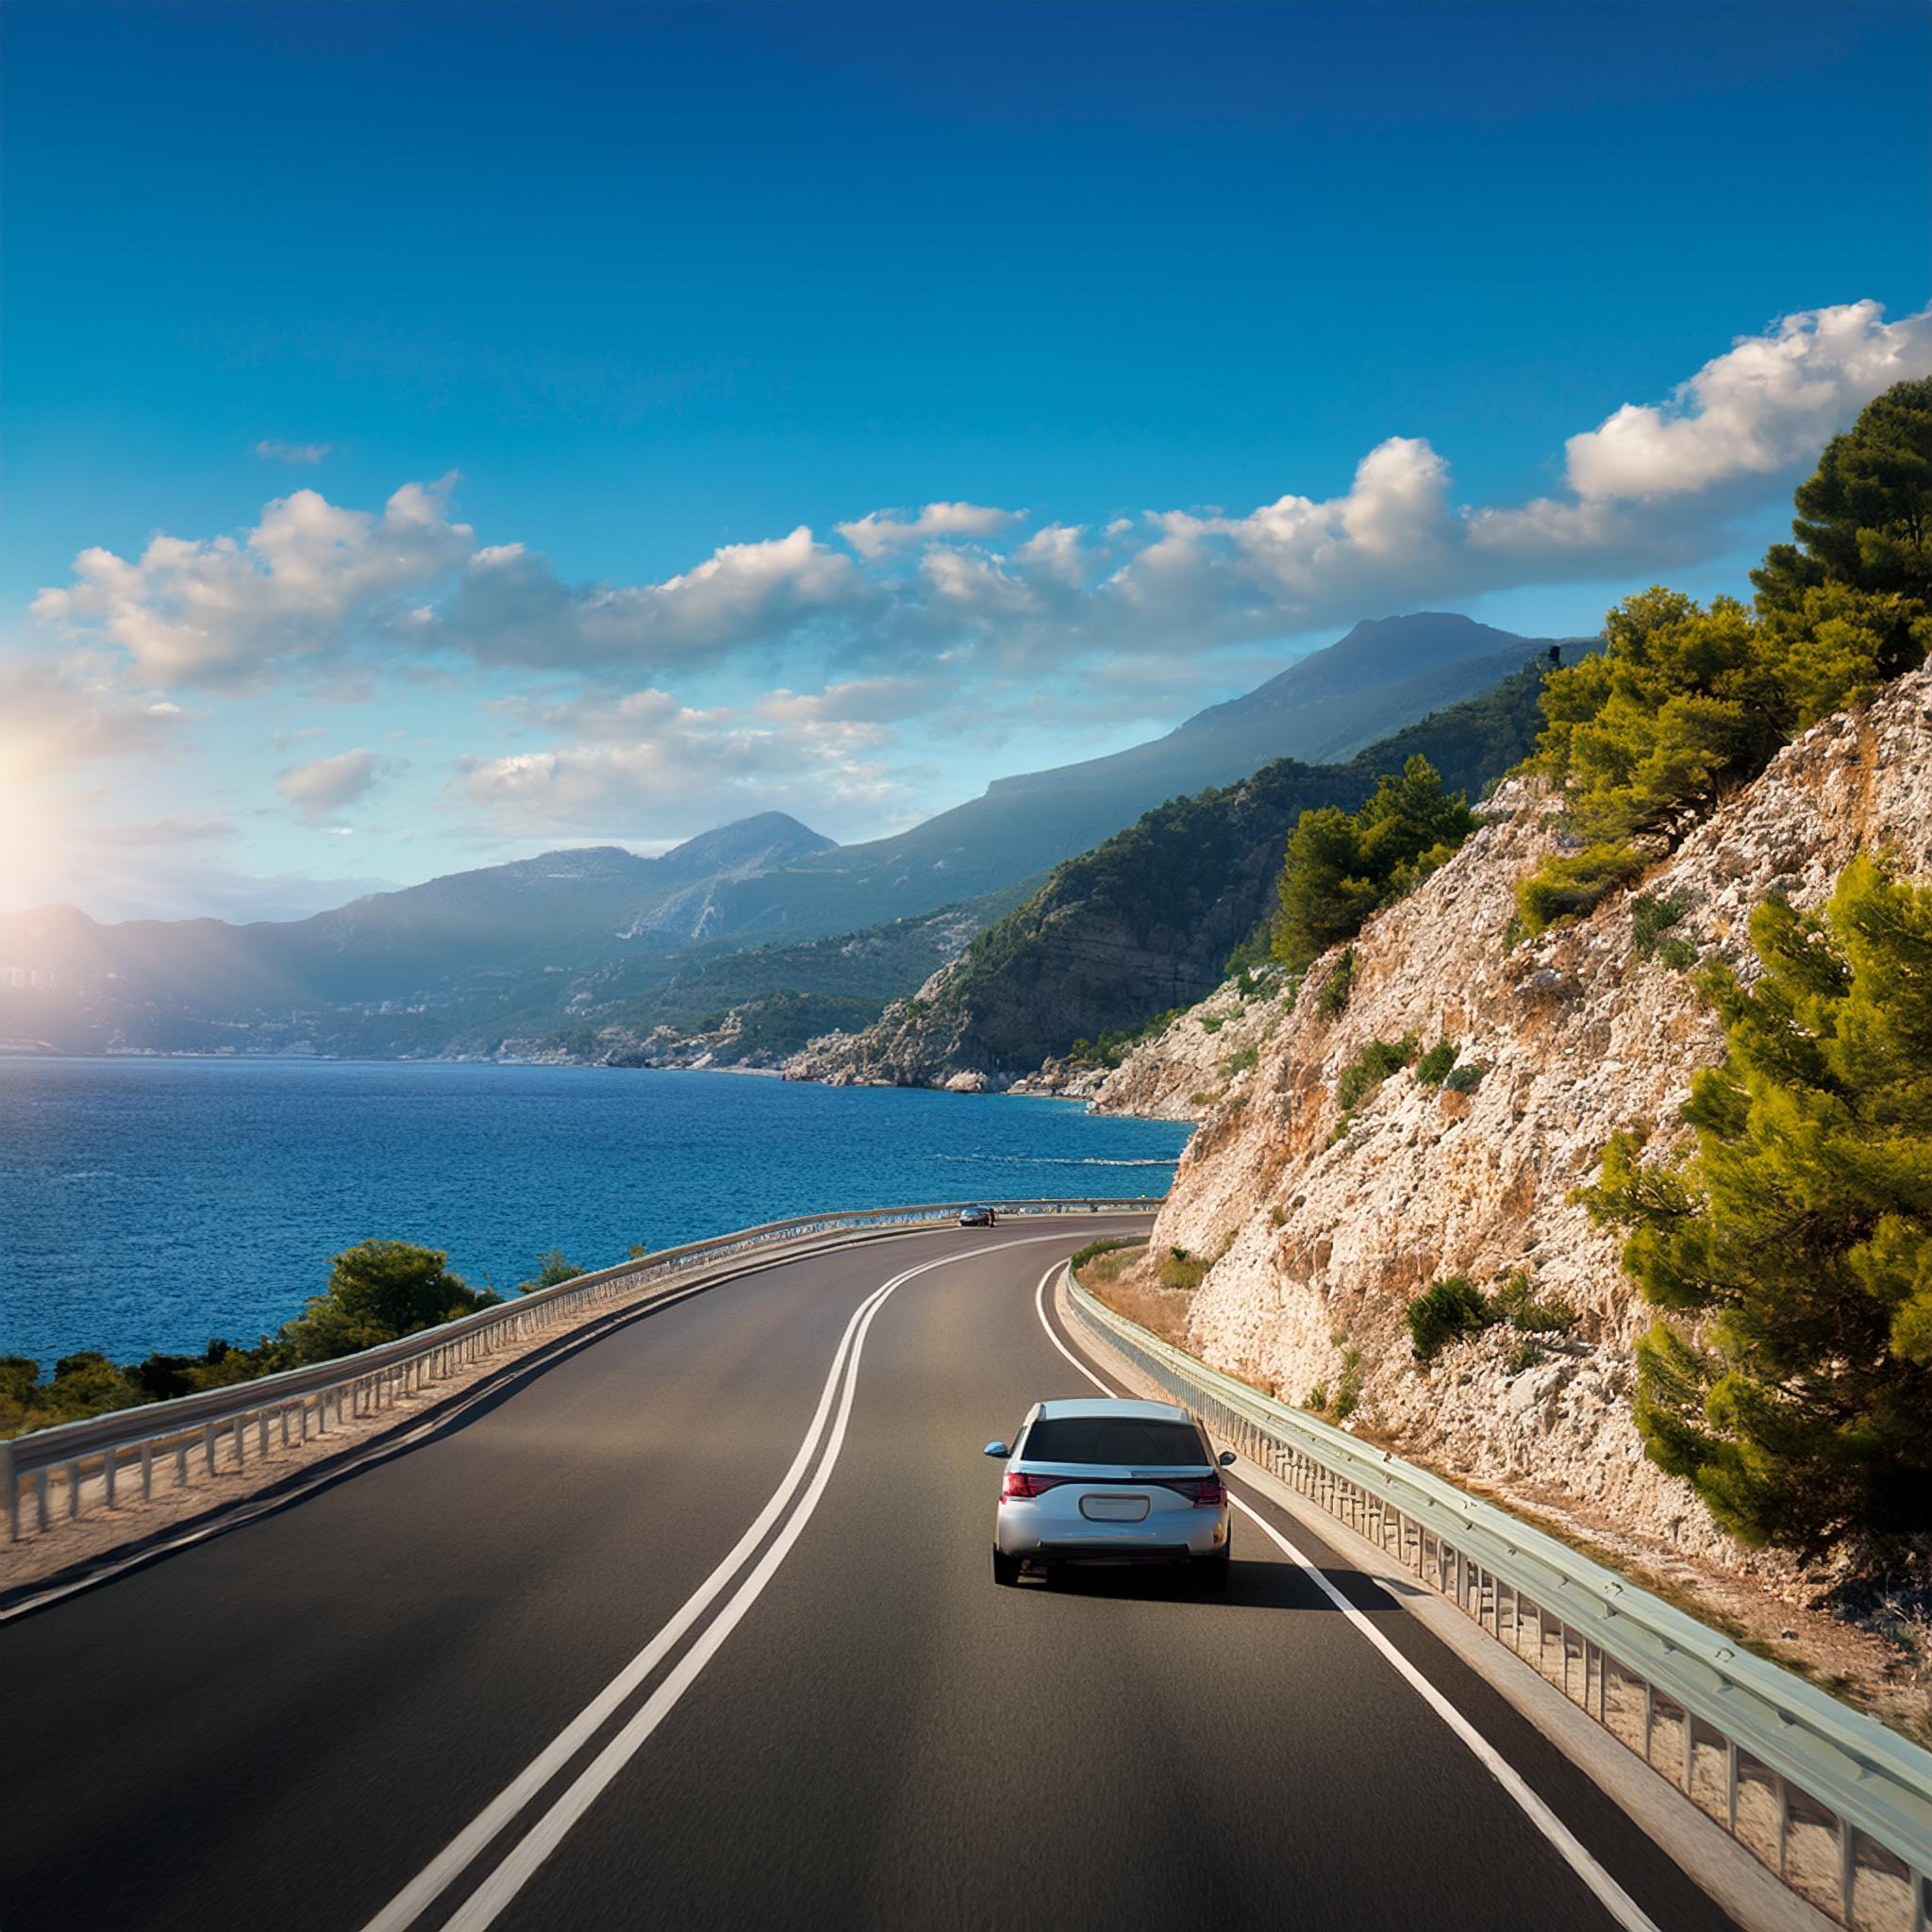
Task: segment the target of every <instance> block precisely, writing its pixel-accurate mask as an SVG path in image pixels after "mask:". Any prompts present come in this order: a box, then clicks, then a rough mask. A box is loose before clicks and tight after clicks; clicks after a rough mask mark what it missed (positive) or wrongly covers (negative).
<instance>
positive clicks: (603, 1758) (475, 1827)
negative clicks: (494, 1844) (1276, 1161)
mask: <svg viewBox="0 0 1932 1932" xmlns="http://www.w3.org/2000/svg"><path fill="white" fill-rule="evenodd" d="M1064 1239H1065V1236H1064V1235H1031V1236H1028V1237H1025V1238H1024V1240H1021V1241H1001V1242H999V1243H998V1244H997V1245H999V1246H1001V1247H1024V1246H1028V1245H1031V1244H1032V1243H1033V1242H1036V1241H1063V1240H1064ZM984 1252H985V1250H984V1249H974V1250H973V1251H971V1253H972V1254H983V1253H984ZM969 1258H971V1255H946V1256H942V1257H940V1258H939V1259H938V1260H934V1261H923V1262H921V1263H920V1265H919V1266H918V1267H916V1268H908V1269H907V1270H905V1272H904V1273H903V1274H895V1275H893V1276H892V1278H891V1280H890V1281H888V1282H887V1283H885V1285H884V1286H883V1287H881V1288H877V1289H874V1291H873V1292H872V1293H871V1294H869V1295H868V1296H867V1297H866V1298H865V1300H864V1301H862V1302H861V1303H859V1305H858V1307H857V1308H856V1309H854V1311H853V1314H852V1319H851V1320H850V1321H849V1322H847V1323H846V1324H845V1332H844V1334H843V1335H842V1336H841V1337H840V1340H839V1349H838V1353H837V1354H836V1355H835V1356H834V1357H832V1366H831V1370H830V1372H829V1373H828V1374H826V1376H825V1384H824V1390H823V1391H821V1393H820V1395H819V1405H818V1407H817V1409H816V1410H815V1411H814V1412H813V1415H812V1419H811V1424H810V1426H809V1427H808V1429H807V1430H806V1432H805V1440H804V1441H802V1442H800V1443H799V1445H798V1454H797V1455H796V1456H795V1457H793V1458H792V1462H791V1468H790V1469H789V1470H787V1471H786V1473H785V1477H784V1480H783V1481H782V1482H780V1483H779V1485H778V1487H777V1488H776V1489H775V1490H774V1491H772V1496H771V1500H770V1501H769V1502H768V1503H767V1504H766V1505H765V1507H763V1508H762V1509H761V1510H759V1511H758V1517H757V1519H756V1520H755V1521H754V1522H753V1524H752V1525H751V1527H750V1528H749V1529H747V1530H746V1531H745V1533H744V1534H743V1535H742V1536H741V1537H740V1538H739V1540H738V1542H737V1544H736V1545H735V1546H734V1547H733V1549H732V1551H731V1554H730V1555H729V1556H728V1557H725V1558H724V1561H723V1562H722V1563H720V1564H719V1565H718V1567H717V1568H716V1569H715V1570H713V1571H712V1572H711V1574H709V1575H708V1577H706V1578H705V1580H704V1582H703V1583H701V1584H700V1585H699V1586H698V1588H697V1589H696V1590H695V1591H692V1593H691V1596H690V1598H689V1599H687V1601H686V1602H685V1604H684V1607H682V1608H681V1609H680V1610H679V1611H678V1612H677V1614H676V1615H675V1617H673V1618H672V1620H671V1621H670V1622H669V1623H668V1624H665V1626H664V1627H663V1628H662V1629H661V1630H660V1631H658V1634H657V1636H655V1637H654V1638H652V1640H651V1641H650V1642H649V1643H647V1644H646V1645H645V1646H644V1647H643V1649H642V1650H641V1651H639V1652H638V1654H637V1656H636V1657H633V1658H632V1659H631V1660H630V1662H629V1663H627V1664H626V1665H625V1667H624V1669H623V1670H622V1671H620V1672H619V1673H618V1674H617V1675H616V1676H614V1677H613V1678H611V1680H610V1682H609V1683H608V1684H607V1685H606V1686H605V1687H604V1689H603V1690H602V1691H599V1692H598V1693H597V1694H596V1696H595V1697H593V1698H592V1699H591V1702H590V1703H589V1704H587V1705H586V1706H585V1707H583V1709H582V1710H580V1711H579V1712H578V1713H577V1715H576V1716H575V1718H574V1719H572V1721H571V1722H570V1724H568V1725H566V1726H565V1727H564V1729H563V1730H562V1731H560V1732H559V1733H558V1736H557V1737H556V1738H555V1739H554V1740H552V1741H551V1742H550V1743H549V1744H547V1745H545V1746H544V1748H543V1750H542V1751H541V1752H540V1753H539V1754H538V1756H537V1757H534V1758H532V1759H531V1760H530V1762H529V1763H528V1764H527V1765H526V1766H525V1768H524V1770H523V1771H522V1772H520V1773H519V1774H517V1776H516V1777H515V1778H514V1779H513V1780H512V1781H511V1782H510V1783H509V1784H508V1785H507V1786H505V1787H504V1789H503V1790H502V1791H500V1792H499V1793H498V1794H497V1796H496V1797H495V1798H494V1799H493V1800H491V1803H490V1804H489V1805H487V1806H486V1807H484V1808H483V1809H482V1810H481V1811H480V1812H478V1813H477V1815H476V1816H475V1818H474V1819H473V1820H472V1821H471V1822H470V1823H469V1824H466V1825H465V1826H464V1827H463V1829H462V1830H461V1831H459V1832H458V1834H457V1835H456V1837H455V1838H453V1839H452V1840H450V1841H449V1843H448V1844H447V1845H445V1846H444V1847H443V1849H442V1850H441V1852H440V1853H439V1854H438V1855H437V1856H436V1857H434V1858H433V1859H431V1861H430V1862H429V1863H428V1864H427V1865H426V1866H425V1868H424V1869H423V1871H422V1872H421V1873H419V1874H417V1876H416V1877H414V1878H413V1879H411V1880H410V1882H409V1883H408V1885H406V1886H405V1887H404V1888H403V1890H401V1891H399V1892H398V1893H397V1894H396V1895H395V1897H394V1898H392V1899H391V1901H390V1902H389V1904H388V1905H387V1906H385V1907H383V1909H382V1910H381V1911H379V1912H378V1913H377V1914H376V1915H375V1918H373V1919H372V1920H370V1922H369V1925H368V1928H367V1932H405V1928H407V1927H408V1926H412V1925H414V1924H415V1923H416V1921H417V1920H418V1919H419V1918H421V1917H422V1915H423V1914H424V1913H425V1911H426V1910H427V1909H428V1908H429V1907H431V1906H432V1905H434V1904H435V1903H436V1901H437V1900H438V1899H439V1898H441V1895H442V1894H443V1892H445V1891H446V1890H448V1889H449V1888H450V1886H451V1885H453V1884H454V1883H455V1882H456V1881H457V1879H458V1878H459V1877H460V1876H461V1875H462V1874H464V1873H465V1872H466V1871H468V1869H469V1868H470V1866H471V1865H472V1864H473V1863H474V1862H475V1860H476V1858H477V1857H479V1856H480V1855H481V1854H482V1852H483V1851H484V1850H485V1849H486V1848H487V1847H488V1846H489V1845H490V1844H491V1841H492V1840H494V1839H495V1838H496V1837H497V1836H498V1835H499V1834H500V1833H501V1832H503V1831H504V1830H505V1829H506V1827H508V1825H509V1824H511V1823H513V1822H514V1821H515V1820H516V1818H517V1817H518V1816H519V1814H521V1813H522V1812H523V1811H524V1810H525V1808H526V1807H528V1806H529V1805H530V1804H531V1803H532V1801H533V1800H534V1799H535V1798H536V1797H537V1796H538V1794H539V1793H540V1792H541V1791H542V1790H543V1789H544V1788H545V1787H546V1786H547V1785H548V1784H549V1783H550V1781H551V1780H552V1779H553V1778H554V1777H556V1776H557V1774H558V1773H559V1772H560V1771H562V1770H563V1768H564V1767H565V1766H566V1765H567V1764H568V1763H569V1762H570V1760H571V1759H572V1758H573V1757H575V1756H576V1754H577V1753H578V1752H579V1751H581V1750H583V1748H584V1747H585V1746H586V1745H587V1744H588V1743H589V1742H590V1741H591V1739H592V1738H594V1737H595V1736H596V1734H597V1732H598V1731H599V1730H601V1729H602V1728H603V1726H604V1725H605V1724H608V1722H609V1721H610V1719H611V1718H612V1717H614V1716H615V1715H616V1714H617V1712H618V1711H619V1710H620V1709H622V1708H623V1707H624V1705H625V1703H626V1702H627V1701H628V1700H629V1699H630V1698H631V1697H632V1696H633V1695H634V1694H635V1693H636V1692H637V1691H639V1690H641V1688H642V1687H643V1685H644V1684H645V1683H646V1682H648V1681H649V1679H650V1677H651V1674H652V1673H653V1672H655V1671H656V1670H657V1669H658V1666H659V1665H660V1664H661V1663H662V1662H663V1661H664V1660H665V1658H666V1657H669V1656H670V1655H671V1654H672V1652H673V1651H674V1650H675V1649H676V1647H677V1645H678V1644H679V1643H680V1642H681V1641H683V1640H684V1638H685V1637H686V1635H687V1634H688V1633H689V1632H690V1631H691V1628H692V1626H693V1625H694V1624H697V1622H698V1620H699V1619H700V1618H701V1617H702V1616H703V1615H704V1613H705V1612H706V1610H707V1609H708V1608H709V1607H710V1606H711V1604H712V1603H713V1602H714V1601H715V1600H716V1599H717V1598H718V1597H719V1596H720V1595H721V1594H722V1593H723V1592H724V1590H725V1589H726V1587H727V1586H728V1585H729V1584H730V1582H731V1579H732V1578H733V1577H734V1576H736V1575H737V1574H738V1573H739V1571H740V1570H741V1568H742V1567H743V1565H744V1563H745V1562H746V1561H747V1560H748V1559H749V1558H750V1557H751V1556H752V1554H753V1552H754V1551H756V1550H757V1549H758V1545H759V1544H760V1543H761V1542H763V1541H764V1540H765V1538H766V1537H767V1536H768V1535H770V1534H771V1531H772V1528H773V1525H774V1524H776V1523H777V1522H778V1521H779V1519H780V1517H781V1516H784V1515H785V1511H786V1509H787V1508H788V1507H790V1508H791V1515H790V1516H789V1517H788V1518H786V1520H785V1523H784V1525H783V1527H782V1528H781V1529H780V1530H779V1532H778V1534H777V1535H776V1536H775V1537H774V1538H773V1540H772V1543H771V1545H770V1547H769V1548H768V1549H767V1550H766V1551H765V1553H764V1555H763V1556H762V1557H759V1559H758V1563H757V1565H756V1567H755V1568H754V1569H753V1570H752V1571H751V1573H750V1574H748V1575H747V1576H746V1577H745V1578H744V1579H743V1581H742V1582H741V1583H740V1584H739V1586H738V1588H737V1589H736V1590H735V1591H732V1593H731V1595H730V1597H729V1598H728V1599H727V1601H726V1602H725V1604H724V1607H723V1608H722V1609H720V1610H719V1611H718V1613H717V1614H716V1615H715V1616H714V1617H713V1618H712V1619H711V1621H710V1623H709V1624H708V1625H707V1626H706V1628H705V1630H704V1631H703V1633H702V1634H701V1635H700V1636H699V1638H698V1640H697V1641H696V1642H695V1643H693V1644H692V1645H691V1648H690V1649H689V1650H688V1651H686V1652H685V1654H684V1656H683V1657H680V1658H679V1659H678V1661H677V1664H676V1666H675V1669H673V1670H672V1671H671V1672H670V1673H669V1674H668V1675H666V1677H665V1678H664V1680H663V1681H662V1682H661V1683H660V1684H659V1685H658V1688H657V1689H656V1690H655V1691H652V1692H651V1694H650V1696H649V1697H648V1698H646V1699H645V1701H644V1703H643V1704H642V1705H641V1707H639V1709H638V1711H637V1714H636V1715H635V1716H634V1717H633V1718H632V1719H631V1720H630V1722H629V1723H628V1724H625V1726H624V1728H623V1729H622V1730H621V1731H619V1732H618V1733H617V1735H616V1736H615V1737H613V1738H612V1739H611V1740H610V1741H609V1742H608V1744H606V1745H605V1746H604V1748H603V1749H602V1750H601V1751H599V1752H598V1753H597V1755H596V1756H595V1757H593V1758H592V1759H591V1762H590V1763H589V1764H588V1765H586V1766H585V1767H584V1769H583V1770H582V1771H581V1772H579V1773H578V1774H577V1775H576V1776H575V1778H573V1779H572V1780H571V1782H570V1783H569V1784H568V1785H567V1786H566V1787H565V1788H564V1789H563V1790H562V1791H561V1792H559V1793H558V1796H557V1797H556V1798H554V1799H553V1800H552V1801H551V1803H550V1805H549V1807H548V1808H547V1809H545V1810H544V1811H543V1812H542V1813H541V1816H540V1817H539V1818H538V1819H537V1821H536V1823H535V1824H532V1825H530V1827H529V1828H528V1829H527V1830H526V1831H525V1833H524V1835H523V1837H522V1838H520V1839H519V1840H517V1841H516V1842H515V1843H514V1844H513V1845H512V1846H511V1847H510V1849H509V1850H508V1853H507V1854H506V1855H505V1856H504V1857H503V1858H502V1860H501V1861H500V1862H499V1863H498V1864H497V1865H496V1866H495V1868H494V1869H493V1870H492V1871H491V1874H490V1875H489V1877H488V1878H486V1879H485V1880H484V1881H483V1883H482V1884H481V1885H480V1886H479V1887H478V1888H477V1889H476V1890H475V1891H474V1892H472V1893H471V1894H470V1896H469V1897H468V1898H467V1899H465V1900H464V1901H463V1903H462V1904H461V1905H460V1906H458V1907H457V1909H456V1911H455V1912H454V1913H452V1914H451V1915H450V1917H449V1918H448V1919H447V1920H446V1921H445V1922H444V1924H446V1925H447V1926H448V1927H449V1928H450V1932H458V1928H459V1932H482V1928H483V1927H484V1926H487V1925H490V1924H493V1923H494V1922H495V1920H496V1919H497V1917H498V1916H499V1915H500V1914H501V1913H502V1911H503V1909H504V1907H506V1906H508V1904H509V1903H510V1901H511V1900H512V1899H513V1898H515V1897H516V1895H517V1893H518V1892H519V1891H521V1890H523V1889H524V1887H525V1885H527V1884H528V1883H529V1881H530V1879H531V1877H532V1876H533V1875H534V1874H535V1873H536V1871H537V1868H538V1867H539V1866H540V1865H541V1864H542V1862H543V1861H544V1859H546V1858H547V1857H549V1856H550V1855H551V1853H552V1852H554V1851H555V1850H556V1849H557V1847H558V1845H559V1844H560V1843H561V1842H562V1841H563V1839H564V1837H565V1835H566V1834H567V1833H568V1832H569V1831H570V1829H571V1827H572V1826H573V1825H574V1824H576V1822H577V1821H578V1820H579V1819H580V1818H581V1817H582V1816H583V1815H584V1813H585V1812H586V1811H587V1810H589V1809H590V1807H591V1805H592V1804H594V1803H595V1802H596V1800H597V1797H598V1795H599V1794H600V1793H601V1792H602V1791H603V1790H605V1788H606V1787H607V1786H608V1785H609V1783H610V1781H611V1780H612V1779H613V1778H614V1777H616V1775H617V1774H618V1773H619V1772H620V1771H622V1770H623V1769H624V1767H625V1764H627V1763H628V1762H629V1761H630V1759H631V1758H632V1757H634V1756H636V1754H637V1752H638V1750H639V1749H640V1748H641V1745H642V1744H643V1742H644V1740H646V1739H647V1738H649V1736H650V1735H651V1733H652V1732H653V1731H655V1730H656V1729H657V1728H658V1725H659V1724H661V1723H662V1722H663V1721H664V1719H665V1718H666V1717H667V1716H668V1715H669V1714H670V1712H671V1710H672V1708H673V1707H674V1706H675V1704H676V1703H677V1700H678V1699H679V1698H680V1697H682V1696H683V1695H684V1693H685V1691H688V1690H689V1689H690V1688H691V1684H692V1683H693V1682H695V1680H696V1679H697V1676H698V1674H699V1673H700V1672H702V1671H703V1670H704V1668H705V1666H706V1664H708V1662H709V1661H710V1660H711V1658H712V1657H713V1656H715V1655H716V1653H717V1651H718V1649H719V1648H720V1646H721V1645H722V1644H723V1643H724V1640H725V1639H726V1638H727V1637H729V1636H730V1634H731V1632H732V1631H733V1630H734V1629H735V1628H736V1627H737V1626H738V1624H739V1623H740V1621H741V1619H742V1618H743V1616H744V1614H745V1612H746V1611H747V1610H749V1609H750V1608H751V1607H752V1605H753V1604H755V1603H756V1602H757V1601H758V1597H759V1595H760V1594H761V1593H762V1592H763V1591H764V1588H765V1586H766V1585H767V1584H768V1583H769V1582H771V1580H772V1578H773V1576H774V1575H775V1574H776V1573H777V1570H778V1566H779V1565H780V1564H781V1563H783V1562H784V1560H785V1557H786V1556H787V1554H788V1553H789V1552H790V1550H791V1546H792V1545H793V1544H794V1543H795V1542H797V1541H798V1539H799V1537H800V1536H801V1535H802V1534H803V1532H804V1530H805V1526H806V1524H808V1522H809V1521H810V1520H811V1514H812V1511H813V1510H814V1509H815V1508H817V1507H818V1502H819V1498H820V1497H821V1496H823V1495H824V1492H825V1485H826V1484H827V1483H828V1482H829V1481H830V1480H831V1476H832V1470H833V1467H834V1465H835V1464H836V1463H837V1462H838V1460H839V1451H840V1449H841V1446H842V1444H843V1442H844V1441H845V1428H846V1424H847V1423H848V1421H849V1420H850V1418H851V1414H852V1403H853V1398H854V1396H855V1395H856V1394H857V1392H858V1361H859V1357H860V1355H861V1354H862V1352H863V1351H864V1348H865V1338H866V1334H867V1332H868V1331H869V1330H870V1329H871V1327H872V1324H873V1318H874V1316H875V1315H876V1314H877V1313H878V1311H879V1309H880V1308H881V1307H884V1306H885V1303H886V1301H887V1299H888V1298H889V1297H890V1296H891V1294H892V1292H893V1291H894V1290H896V1289H898V1288H901V1287H903V1286H904V1285H905V1284H906V1283H907V1282H908V1281H910V1280H912V1279H913V1278H914V1277H915V1276H916V1275H920V1274H928V1273H930V1272H931V1271H932V1270H933V1269H935V1268H943V1267H946V1266H947V1265H949V1264H950V1263H951V1262H954V1261H961V1260H966V1259H969ZM828 1420H829V1428H828V1427H827V1423H828ZM821 1449H823V1451H824V1454H823V1455H821V1454H820V1451H821ZM814 1458H816V1459H817V1464H818V1466H817V1468H816V1470H812V1464H813V1461H814ZM808 1470H812V1474H811V1479H810V1481H809V1482H806V1474H807V1472H808ZM801 1484H804V1485H805V1488H804V1493H803V1494H802V1495H800V1494H799V1488H800V1485H801ZM794 1497H796V1498H797V1500H796V1502H795V1504H794V1502H793V1498H794Z"/></svg>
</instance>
